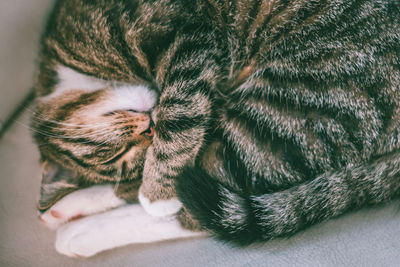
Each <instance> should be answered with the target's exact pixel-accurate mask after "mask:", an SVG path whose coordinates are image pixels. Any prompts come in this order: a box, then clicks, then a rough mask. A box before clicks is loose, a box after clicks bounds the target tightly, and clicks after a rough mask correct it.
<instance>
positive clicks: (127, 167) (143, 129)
mask: <svg viewBox="0 0 400 267" xmlns="http://www.w3.org/2000/svg"><path fill="white" fill-rule="evenodd" d="M56 73H57V79H56V80H57V84H56V86H54V89H53V90H52V92H51V93H50V94H48V95H46V96H42V97H39V98H38V100H37V106H36V112H35V114H34V118H33V120H32V121H33V122H32V126H33V130H34V138H35V139H36V142H37V143H38V144H39V148H40V152H41V156H42V159H43V161H45V162H47V161H50V162H52V163H56V164H59V165H61V166H63V167H64V168H67V169H69V170H72V171H73V172H74V173H76V174H78V175H80V176H84V177H85V178H86V179H89V180H90V181H94V182H98V181H103V182H104V181H116V180H121V181H123V180H128V179H129V180H131V179H135V178H140V177H141V172H142V169H143V164H144V157H145V152H146V149H147V148H148V146H149V145H150V144H151V142H152V137H153V135H154V130H153V122H152V120H151V116H150V112H151V110H152V108H153V106H154V104H155V103H156V99H157V94H156V93H155V92H154V91H152V90H151V89H149V88H148V87H146V86H132V85H127V84H117V83H112V82H108V81H104V80H100V79H96V78H92V77H90V76H87V75H84V74H80V73H78V72H76V71H74V70H72V69H70V68H66V67H60V66H59V67H57V68H56Z"/></svg>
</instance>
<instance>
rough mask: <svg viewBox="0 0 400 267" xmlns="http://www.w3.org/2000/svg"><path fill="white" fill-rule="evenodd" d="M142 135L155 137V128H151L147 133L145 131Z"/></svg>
mask: <svg viewBox="0 0 400 267" xmlns="http://www.w3.org/2000/svg"><path fill="white" fill-rule="evenodd" d="M142 134H144V135H146V136H150V137H153V136H154V127H152V126H150V127H149V128H148V129H147V130H146V131H144V132H143V133H142Z"/></svg>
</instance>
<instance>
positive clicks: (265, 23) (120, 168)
mask: <svg viewBox="0 0 400 267" xmlns="http://www.w3.org/2000/svg"><path fill="white" fill-rule="evenodd" d="M35 87H36V92H37V105H36V114H35V116H34V118H33V120H32V126H33V129H34V138H35V140H36V142H37V143H38V145H39V149H40V152H41V156H42V161H43V162H44V165H45V166H46V168H45V171H44V176H45V177H49V178H48V179H49V180H50V181H55V180H57V179H58V178H55V177H57V176H60V175H61V176H64V177H65V176H68V177H73V178H71V179H75V178H76V177H80V178H78V180H79V181H84V182H83V184H86V183H89V184H91V183H96V184H105V183H117V182H118V181H120V182H121V183H122V185H127V186H128V188H129V185H130V184H135V186H131V188H130V189H123V190H122V191H123V192H125V194H122V195H126V196H132V195H134V196H135V197H126V198H125V200H127V201H128V202H129V201H134V200H136V195H135V193H134V192H136V194H137V190H138V186H139V185H140V189H139V200H140V202H141V204H142V206H143V207H144V209H145V210H146V211H147V212H148V213H150V214H152V215H155V216H167V215H169V214H174V213H176V212H178V211H179V213H178V220H179V221H180V223H181V224H182V225H184V226H185V227H186V228H188V229H200V228H201V229H205V230H207V231H208V232H211V233H213V234H214V235H216V236H217V237H219V238H222V239H225V240H230V241H232V242H235V243H239V244H249V243H252V242H257V241H264V240H268V239H271V238H274V237H279V236H287V235H291V234H293V233H295V232H297V231H299V230H300V229H303V228H305V227H307V226H309V225H312V224H315V223H317V222H320V221H322V220H325V219H328V218H331V217H334V216H337V215H340V214H342V213H344V212H346V211H348V210H351V209H357V208H360V207H362V206H365V205H369V204H376V203H380V202H384V201H387V200H389V199H392V198H393V197H395V196H397V195H398V194H399V193H400V173H399V172H400V154H399V153H400V152H399V148H400V2H399V1H398V0H332V1H324V0H313V1H310V0H236V1H235V0H231V1H223V0H196V1H184V0H175V1H173V0H148V1H145V0H97V1H83V0H59V1H57V2H56V5H55V7H54V10H53V12H52V13H51V16H50V18H49V22H48V24H47V28H46V30H45V32H44V35H43V38H42V50H41V54H40V64H39V72H38V79H37V83H36V86H35ZM143 93H144V94H146V95H148V97H149V98H151V99H150V100H151V101H150V100H149V99H148V100H144V99H142V100H138V101H137V99H141V96H140V95H141V94H143ZM135 101H136V102H135ZM146 101H147V102H146ZM142 102H143V103H147V104H144V105H143V107H139V108H138V107H136V106H135V105H136V104H135V103H142ZM138 121H141V122H140V126H139V125H137V123H138ZM153 124H154V129H153V128H152V127H153ZM140 179H142V181H140ZM138 181H139V182H138ZM102 186H104V187H102V188H103V189H104V188H108V189H107V190H109V191H108V192H111V191H110V190H112V189H111V187H106V185H102ZM66 187H68V186H63V185H60V186H59V187H57V186H56V188H55V192H58V193H59V192H60V188H61V191H63V190H64V189H65V188H66ZM53 189H54V188H53ZM89 189H90V188H89ZM89 189H88V190H89ZM129 190H131V191H132V192H133V193H132V195H131V194H129V192H128V193H126V192H127V191H129ZM51 191H52V189H49V192H51ZM65 192H69V191H68V190H66V191H65ZM58 193H57V194H58ZM76 193H77V192H76ZM72 194H74V193H71V195H72ZM50 195H51V194H50ZM68 196H69V195H67V197H68ZM117 196H118V194H117ZM177 196H179V200H177V199H176V197H177ZM119 198H124V197H119ZM48 202H49V201H44V202H43V203H42V207H43V210H46V209H47V208H48V207H49V205H47V204H48ZM50 202H51V201H50ZM180 202H182V203H183V207H184V208H183V209H181V203H180ZM46 203H47V204H46ZM115 203H116V202H115ZM124 203H125V202H124ZM46 205H47V206H46ZM51 205H53V203H51ZM51 205H50V206H51ZM56 205H57V203H56V204H55V206H56ZM118 205H120V204H115V205H110V207H111V206H112V207H114V206H118ZM135 212H136V211H135ZM53 213H54V212H53ZM46 214H47V213H46ZM47 215H48V214H47ZM47 215H46V216H47ZM53 215H54V214H53ZM55 215H57V213H55ZM55 217H57V216H55ZM167 217H168V216H167ZM149 218H150V217H149ZM182 218H183V219H182ZM149 220H150V219H149ZM74 223H77V222H74ZM63 231H64V230H63ZM63 231H61V232H63ZM65 231H66V230H65ZM65 231H64V232H65ZM61 232H60V235H61ZM168 238H170V237H168ZM126 242H128V241H126ZM126 242H125V243H126ZM121 244H122V243H121Z"/></svg>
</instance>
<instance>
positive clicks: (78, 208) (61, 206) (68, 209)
mask: <svg viewBox="0 0 400 267" xmlns="http://www.w3.org/2000/svg"><path fill="white" fill-rule="evenodd" d="M124 204H126V201H125V200H122V199H120V198H118V197H116V196H115V194H114V189H113V187H112V186H111V185H95V186H92V187H89V188H85V189H82V190H78V191H75V192H72V193H70V194H68V195H66V196H65V197H63V198H62V199H61V200H59V201H58V202H57V203H56V204H54V205H53V206H52V207H51V208H50V209H49V210H47V211H46V212H45V213H43V214H42V215H41V216H40V220H41V221H43V222H44V224H45V225H46V226H47V227H49V228H50V229H56V228H58V227H59V226H60V225H62V224H64V223H65V222H67V221H69V220H71V219H72V218H74V217H78V216H86V215H90V214H94V213H98V212H103V211H106V210H109V209H112V208H116V207H119V206H121V205H124Z"/></svg>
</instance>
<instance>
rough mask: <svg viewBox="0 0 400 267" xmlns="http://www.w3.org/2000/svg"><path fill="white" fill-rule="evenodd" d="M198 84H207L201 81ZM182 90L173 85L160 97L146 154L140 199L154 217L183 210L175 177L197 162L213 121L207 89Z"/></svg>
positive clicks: (200, 85)
mask: <svg viewBox="0 0 400 267" xmlns="http://www.w3.org/2000/svg"><path fill="white" fill-rule="evenodd" d="M178 86H179V85H178ZM195 86H196V83H195ZM197 86H198V87H202V86H207V84H206V83H200V82H199V83H198V84H197ZM182 89H183V88H179V90H178V88H171V89H170V91H169V92H167V91H166V92H165V95H164V93H163V95H162V96H161V98H160V103H159V105H158V108H157V116H156V123H155V136H154V138H153V145H152V146H151V147H150V148H149V149H148V151H147V154H146V161H145V165H144V171H143V183H142V186H141V188H140V190H139V200H140V203H141V204H142V205H143V207H144V209H145V210H146V211H147V212H148V213H149V214H151V215H154V216H165V215H168V214H173V213H176V212H178V211H179V210H180V209H181V207H182V204H181V203H180V201H179V200H178V199H177V197H176V193H175V180H176V178H177V177H178V176H179V175H180V174H181V172H182V170H183V168H185V167H188V166H193V165H194V163H195V160H196V157H197V155H198V152H199V150H200V148H201V147H202V145H203V143H204V136H205V134H206V129H207V127H208V123H209V121H210V116H211V115H210V113H211V103H210V100H209V95H208V94H207V93H205V91H207V89H205V90H204V91H202V90H199V91H198V92H190V88H186V89H187V90H188V91H187V92H185V91H183V92H182ZM191 89H192V90H195V89H196V90H197V89H199V88H191Z"/></svg>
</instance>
